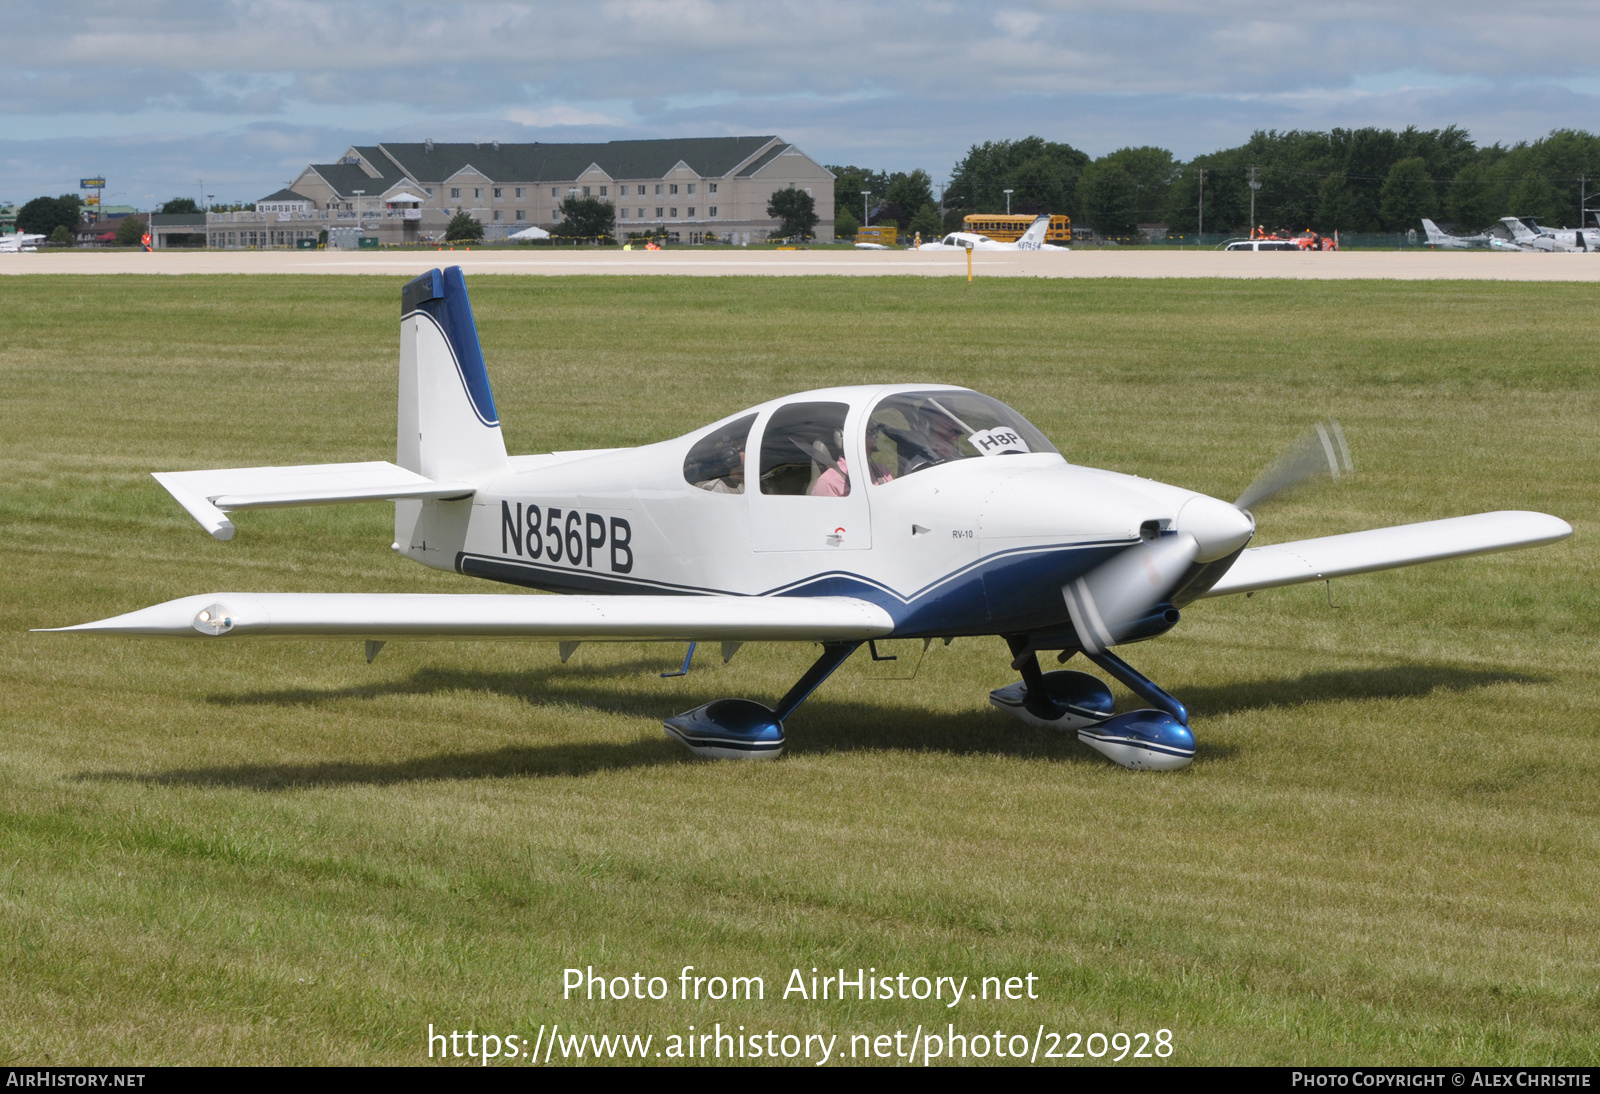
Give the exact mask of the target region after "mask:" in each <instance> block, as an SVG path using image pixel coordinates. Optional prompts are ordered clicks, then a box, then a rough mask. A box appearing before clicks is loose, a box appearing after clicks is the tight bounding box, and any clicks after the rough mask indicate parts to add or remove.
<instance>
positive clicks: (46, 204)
mask: <svg viewBox="0 0 1600 1094" xmlns="http://www.w3.org/2000/svg"><path fill="white" fill-rule="evenodd" d="M82 205H83V199H82V198H80V197H78V195H77V194H62V195H61V196H60V197H58V198H50V197H37V198H34V199H33V200H32V201H30V202H28V203H27V204H26V205H24V206H23V207H22V208H21V209H18V210H17V231H19V232H27V233H29V234H30V235H41V236H53V235H54V234H55V230H56V229H57V228H66V229H67V231H68V232H69V233H70V232H71V231H72V229H73V228H76V227H77V226H78V219H79V212H78V210H79V209H80V208H81V207H82Z"/></svg>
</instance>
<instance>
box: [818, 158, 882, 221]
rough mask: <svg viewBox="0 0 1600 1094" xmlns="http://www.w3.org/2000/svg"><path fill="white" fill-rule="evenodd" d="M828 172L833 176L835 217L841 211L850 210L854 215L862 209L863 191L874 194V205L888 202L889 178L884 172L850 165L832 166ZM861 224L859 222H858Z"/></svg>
mask: <svg viewBox="0 0 1600 1094" xmlns="http://www.w3.org/2000/svg"><path fill="white" fill-rule="evenodd" d="M828 170H829V171H830V172H832V174H833V209H834V213H835V215H837V214H838V212H839V210H841V209H849V210H850V211H851V212H852V213H853V212H854V211H855V210H857V209H859V208H861V205H862V201H861V191H863V190H869V191H871V193H872V204H874V205H882V204H883V202H884V201H885V200H886V199H885V197H884V195H885V194H887V193H888V192H889V176H888V175H887V174H886V173H885V172H883V171H874V170H872V168H870V167H853V166H849V165H845V166H839V165H837V164H835V165H830V166H829V167H828ZM858 223H859V222H858Z"/></svg>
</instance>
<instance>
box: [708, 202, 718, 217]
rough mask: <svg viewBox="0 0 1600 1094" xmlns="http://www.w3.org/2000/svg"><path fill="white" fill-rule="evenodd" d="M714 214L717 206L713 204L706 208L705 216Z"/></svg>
mask: <svg viewBox="0 0 1600 1094" xmlns="http://www.w3.org/2000/svg"><path fill="white" fill-rule="evenodd" d="M716 215H717V207H716V206H715V205H713V206H711V208H709V209H707V210H706V216H712V217H714V216H716Z"/></svg>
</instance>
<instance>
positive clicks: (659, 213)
mask: <svg viewBox="0 0 1600 1094" xmlns="http://www.w3.org/2000/svg"><path fill="white" fill-rule="evenodd" d="M656 219H657V220H660V219H661V206H659V205H657V206H656Z"/></svg>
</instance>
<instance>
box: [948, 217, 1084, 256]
mask: <svg viewBox="0 0 1600 1094" xmlns="http://www.w3.org/2000/svg"><path fill="white" fill-rule="evenodd" d="M1049 230H1050V217H1049V216H1048V215H1044V216H1040V217H1039V219H1037V220H1035V221H1034V222H1033V223H1032V224H1030V225H1028V230H1027V231H1026V232H1023V233H1022V237H1021V238H1020V239H1018V240H1017V241H1016V242H1015V243H1002V242H1000V241H999V240H998V239H990V238H989V237H988V236H986V235H979V234H978V233H977V232H951V233H950V234H949V235H947V236H945V237H944V238H943V239H935V240H932V241H930V242H928V243H924V244H923V245H922V246H920V247H918V248H917V250H919V251H937V250H943V249H950V250H963V251H1066V250H1071V248H1070V247H1057V246H1056V245H1055V244H1054V243H1046V242H1045V241H1044V236H1045V233H1046V232H1048V231H1049Z"/></svg>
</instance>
